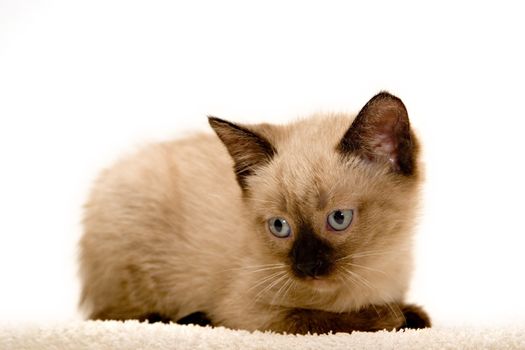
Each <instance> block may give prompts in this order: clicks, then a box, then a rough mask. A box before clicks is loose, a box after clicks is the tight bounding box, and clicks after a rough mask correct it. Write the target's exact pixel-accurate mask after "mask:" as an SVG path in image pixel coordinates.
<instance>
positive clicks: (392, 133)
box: [368, 108, 399, 165]
mask: <svg viewBox="0 0 525 350" xmlns="http://www.w3.org/2000/svg"><path fill="white" fill-rule="evenodd" d="M380 112H381V117H379V118H376V120H375V123H373V125H372V127H371V128H370V129H369V132H368V139H369V145H370V152H371V153H372V157H373V158H376V159H377V158H385V159H388V161H389V162H390V163H392V164H393V165H396V164H397V160H398V140H397V134H398V130H397V129H398V127H399V117H398V115H397V110H396V109H394V108H388V109H386V110H382V111H380Z"/></svg>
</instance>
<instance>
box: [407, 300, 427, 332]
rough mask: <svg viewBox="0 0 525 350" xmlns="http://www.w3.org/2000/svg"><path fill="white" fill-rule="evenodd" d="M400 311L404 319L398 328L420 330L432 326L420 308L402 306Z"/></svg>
mask: <svg viewBox="0 0 525 350" xmlns="http://www.w3.org/2000/svg"><path fill="white" fill-rule="evenodd" d="M401 311H402V312H403V316H404V317H405V321H404V325H402V326H401V327H400V328H401V329H404V328H412V329H420V328H428V327H431V326H432V322H431V321H430V317H429V316H428V314H427V312H426V311H425V310H423V308H422V307H421V306H417V305H412V304H408V305H403V306H402V307H401Z"/></svg>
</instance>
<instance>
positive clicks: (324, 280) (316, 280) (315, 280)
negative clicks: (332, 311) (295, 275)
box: [302, 276, 336, 290]
mask: <svg viewBox="0 0 525 350" xmlns="http://www.w3.org/2000/svg"><path fill="white" fill-rule="evenodd" d="M302 281H303V282H304V283H305V284H307V285H308V286H310V287H313V288H315V289H319V290H326V289H332V288H333V287H334V286H335V285H336V283H335V281H333V280H332V279H331V278H328V277H326V276H323V277H310V276H308V277H303V278H302Z"/></svg>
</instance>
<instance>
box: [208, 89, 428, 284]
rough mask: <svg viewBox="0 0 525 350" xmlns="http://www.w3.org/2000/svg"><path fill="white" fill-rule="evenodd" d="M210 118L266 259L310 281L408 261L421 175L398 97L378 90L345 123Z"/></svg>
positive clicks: (350, 280)
mask: <svg viewBox="0 0 525 350" xmlns="http://www.w3.org/2000/svg"><path fill="white" fill-rule="evenodd" d="M210 122H211V123H212V126H213V127H214V129H215V131H216V132H217V134H218V135H219V137H220V138H221V140H222V141H223V142H224V143H225V145H226V146H227V148H228V151H229V152H230V154H231V155H232V157H233V159H234V161H235V171H236V174H237V179H238V180H239V184H240V186H241V188H242V189H243V193H244V196H245V203H246V205H247V207H248V211H247V212H248V213H249V215H250V216H251V217H252V219H253V234H255V236H256V238H257V239H255V240H254V244H260V245H261V250H262V251H264V256H265V263H266V264H271V263H275V264H283V266H286V267H287V269H286V270H287V274H288V277H290V278H293V279H294V280H296V281H298V282H299V283H302V284H304V286H306V287H308V286H310V287H312V288H320V287H322V288H326V287H337V286H341V285H346V284H356V283H358V284H359V283H360V284H363V285H366V284H368V283H369V280H370V279H372V278H367V277H366V276H369V277H372V276H371V275H372V274H376V275H377V274H385V275H386V274H390V275H392V276H394V277H395V272H396V271H397V270H401V269H402V265H403V264H406V262H405V260H406V258H405V257H407V254H406V248H407V246H408V244H409V243H410V234H411V232H410V231H411V226H412V221H413V216H414V209H415V207H416V206H417V189H418V183H419V182H418V171H417V169H416V157H417V145H416V140H415V139H414V136H413V134H412V132H411V131H410V128H409V122H408V116H407V114H406V109H405V107H404V105H403V104H402V102H401V101H400V100H399V99H397V98H395V97H393V96H392V95H389V94H386V93H382V94H379V95H377V96H375V97H374V98H373V99H372V100H370V101H369V102H368V103H367V105H366V106H365V107H364V108H363V109H362V110H361V112H360V113H359V114H358V116H357V117H356V118H355V120H354V121H353V122H352V119H350V118H348V117H345V116H334V117H324V118H317V119H310V120H304V121H301V122H298V123H295V124H291V125H288V126H283V127H277V126H269V125H261V126H254V127H250V128H244V127H239V126H236V125H234V124H230V123H228V122H224V121H220V120H217V119H214V120H211V121H210Z"/></svg>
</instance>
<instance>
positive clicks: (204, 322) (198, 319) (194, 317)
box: [177, 312, 212, 327]
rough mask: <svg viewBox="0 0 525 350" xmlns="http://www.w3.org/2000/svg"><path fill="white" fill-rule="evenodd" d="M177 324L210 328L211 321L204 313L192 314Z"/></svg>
mask: <svg viewBox="0 0 525 350" xmlns="http://www.w3.org/2000/svg"><path fill="white" fill-rule="evenodd" d="M177 323H178V324H195V325H198V326H203V327H204V326H211V325H212V324H211V320H210V319H209V318H208V316H207V315H206V314H205V313H204V312H194V313H192V314H189V315H188V316H184V317H183V318H181V319H180V320H178V321H177Z"/></svg>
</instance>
